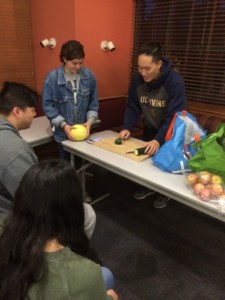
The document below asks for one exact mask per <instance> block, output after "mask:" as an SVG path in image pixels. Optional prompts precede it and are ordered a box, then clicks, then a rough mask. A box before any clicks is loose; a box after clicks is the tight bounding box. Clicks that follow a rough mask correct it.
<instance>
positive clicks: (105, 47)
mask: <svg viewBox="0 0 225 300" xmlns="http://www.w3.org/2000/svg"><path fill="white" fill-rule="evenodd" d="M101 49H102V51H104V52H107V51H111V52H112V51H114V50H115V49H116V47H115V45H114V44H113V42H107V41H102V42H101Z"/></svg>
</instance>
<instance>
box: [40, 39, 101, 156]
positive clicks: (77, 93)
mask: <svg viewBox="0 0 225 300" xmlns="http://www.w3.org/2000/svg"><path fill="white" fill-rule="evenodd" d="M59 57H60V61H61V63H62V65H61V66H60V67H58V68H56V69H54V70H52V71H51V72H49V74H48V75H47V76H46V78H45V80H44V86H43V95H42V105H43V110H44V112H45V114H46V116H47V117H48V119H49V121H50V123H51V126H52V129H53V134H54V138H55V140H56V142H57V145H58V149H59V154H60V157H61V158H63V159H66V160H69V159H70V156H69V153H68V152H66V151H64V149H63V147H62V144H61V143H62V141H65V140H67V139H70V140H74V139H73V137H72V136H71V134H70V131H71V126H72V125H75V124H82V125H84V126H85V127H86V128H87V131H88V135H89V133H90V128H91V125H92V124H93V122H95V121H96V120H97V118H98V96H97V84H96V79H95V76H94V74H93V73H92V71H91V70H90V69H88V68H87V67H84V66H83V61H84V57H85V53H84V47H83V45H82V44H81V43H80V42H78V41H75V40H71V41H68V42H66V43H65V44H63V45H62V48H61V52H60V55H59Z"/></svg>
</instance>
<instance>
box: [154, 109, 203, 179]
mask: <svg viewBox="0 0 225 300" xmlns="http://www.w3.org/2000/svg"><path fill="white" fill-rule="evenodd" d="M205 136H206V130H204V129H203V128H202V127H201V126H200V125H199V124H198V122H197V120H196V118H195V117H194V116H192V115H191V114H190V113H188V112H187V111H182V112H178V113H176V114H175V115H174V118H173V121H172V122H171V125H170V128H169V130H168V133H167V137H166V142H165V143H164V144H163V145H162V146H161V147H160V148H159V150H158V152H157V153H156V154H155V155H154V157H153V158H152V162H153V163H154V164H155V165H156V166H157V167H159V168H160V169H161V170H163V171H165V172H170V173H178V174H179V173H180V174H182V173H186V172H190V169H189V168H188V167H187V162H188V160H189V159H190V158H191V157H192V156H193V155H194V154H195V153H196V151H197V149H193V148H192V147H191V145H192V144H193V143H195V142H196V141H197V140H200V139H202V138H204V137H205Z"/></svg>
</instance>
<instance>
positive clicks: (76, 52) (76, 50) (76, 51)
mask: <svg viewBox="0 0 225 300" xmlns="http://www.w3.org/2000/svg"><path fill="white" fill-rule="evenodd" d="M84 57H85V53H84V46H83V45H81V43H80V42H78V41H74V40H72V41H68V42H66V43H65V44H63V45H62V48H61V52H60V55H59V58H60V61H61V62H62V63H64V60H63V59H64V58H65V59H66V60H72V59H76V58H77V59H82V58H84Z"/></svg>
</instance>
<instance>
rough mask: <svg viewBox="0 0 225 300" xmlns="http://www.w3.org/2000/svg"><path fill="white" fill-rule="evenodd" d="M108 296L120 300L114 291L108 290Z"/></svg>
mask: <svg viewBox="0 0 225 300" xmlns="http://www.w3.org/2000/svg"><path fill="white" fill-rule="evenodd" d="M107 294H108V295H110V296H112V297H113V299H114V300H119V297H118V295H117V294H116V293H115V292H114V290H108V291H107Z"/></svg>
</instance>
